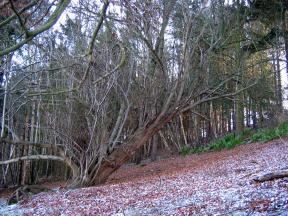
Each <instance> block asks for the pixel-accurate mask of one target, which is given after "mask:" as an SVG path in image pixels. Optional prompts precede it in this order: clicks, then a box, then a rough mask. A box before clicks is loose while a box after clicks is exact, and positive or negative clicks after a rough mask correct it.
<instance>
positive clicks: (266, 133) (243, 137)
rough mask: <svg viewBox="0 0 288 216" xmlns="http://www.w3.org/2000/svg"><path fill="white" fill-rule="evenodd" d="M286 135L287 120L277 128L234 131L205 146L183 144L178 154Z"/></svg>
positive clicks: (213, 149) (287, 132)
mask: <svg viewBox="0 0 288 216" xmlns="http://www.w3.org/2000/svg"><path fill="white" fill-rule="evenodd" d="M287 135H288V122H285V123H282V124H281V125H280V126H279V127H277V128H264V129H260V130H258V131H253V130H251V129H246V130H244V131H243V132H242V133H241V134H240V135H236V134H235V133H230V134H227V135H226V136H224V137H223V138H220V139H217V140H216V141H214V142H212V143H210V144H209V145H208V146H207V147H195V148H190V147H187V146H184V147H183V148H182V149H181V151H180V155H183V156H185V155H189V154H195V153H203V152H208V151H220V150H222V149H232V148H234V147H235V146H237V145H242V144H246V143H247V142H251V141H252V142H257V141H261V142H266V141H269V140H273V139H278V138H280V137H282V136H287Z"/></svg>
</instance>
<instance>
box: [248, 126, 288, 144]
mask: <svg viewBox="0 0 288 216" xmlns="http://www.w3.org/2000/svg"><path fill="white" fill-rule="evenodd" d="M287 135H288V122H284V123H282V124H281V125H280V126H279V127H277V128H264V129H260V130H258V131H257V132H256V133H254V134H253V135H252V136H251V141H253V142H257V141H262V142H267V141H270V140H273V139H278V138H280V137H282V136H287Z"/></svg>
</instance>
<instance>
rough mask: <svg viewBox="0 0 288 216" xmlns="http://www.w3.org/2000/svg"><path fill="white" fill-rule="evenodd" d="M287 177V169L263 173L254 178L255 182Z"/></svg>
mask: <svg viewBox="0 0 288 216" xmlns="http://www.w3.org/2000/svg"><path fill="white" fill-rule="evenodd" d="M285 177H288V170H287V169H285V170H279V171H275V172H270V173H265V174H263V175H259V176H256V177H255V178H253V180H254V181H255V182H265V181H271V180H274V179H279V178H285Z"/></svg>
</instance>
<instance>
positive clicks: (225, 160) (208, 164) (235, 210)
mask: <svg viewBox="0 0 288 216" xmlns="http://www.w3.org/2000/svg"><path fill="white" fill-rule="evenodd" d="M287 168H288V138H285V139H280V140H274V141H270V142H267V143H252V144H246V145H241V146H237V147H235V148H234V149H231V150H223V151H219V152H210V153H203V154H199V155H189V156H185V157H183V156H177V157H172V158H168V159H163V160H159V161H156V162H153V163H147V164H142V165H125V166H124V167H122V168H121V169H120V170H118V171H117V172H116V173H115V174H114V175H113V176H111V178H110V179H109V181H108V182H107V183H106V184H105V185H101V186H98V187H90V188H81V189H74V190H67V189H64V188H62V187H58V188H56V189H54V190H53V191H51V192H46V193H40V194H37V195H34V196H33V197H30V198H28V199H25V200H23V201H21V202H20V203H19V204H17V205H12V206H9V207H8V208H2V210H0V215H67V216H68V215H115V216H116V215H119V216H120V215H123V216H124V215H125V216H126V215H137V216H138V215H288V178H287V177H286V178H279V179H275V180H271V181H265V182H263V183H257V182H255V181H253V179H254V178H255V177H256V176H260V175H262V174H265V173H269V172H272V171H277V170H282V169H287Z"/></svg>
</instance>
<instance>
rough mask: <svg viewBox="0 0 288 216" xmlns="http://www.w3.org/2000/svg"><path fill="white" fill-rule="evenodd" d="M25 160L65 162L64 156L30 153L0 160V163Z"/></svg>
mask: <svg viewBox="0 0 288 216" xmlns="http://www.w3.org/2000/svg"><path fill="white" fill-rule="evenodd" d="M25 160H58V161H63V162H64V159H63V158H62V157H58V156H54V155H28V156H23V157H18V158H13V159H10V160H5V161H0V165H4V164H10V163H16V162H19V161H25Z"/></svg>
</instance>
